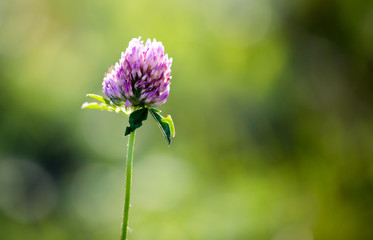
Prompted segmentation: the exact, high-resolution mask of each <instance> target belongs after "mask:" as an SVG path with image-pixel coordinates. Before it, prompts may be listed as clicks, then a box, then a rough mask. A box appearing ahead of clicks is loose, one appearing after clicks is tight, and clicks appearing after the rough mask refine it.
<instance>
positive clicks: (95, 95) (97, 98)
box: [86, 93, 112, 105]
mask: <svg viewBox="0 0 373 240" xmlns="http://www.w3.org/2000/svg"><path fill="white" fill-rule="evenodd" d="M86 96H87V97H91V98H93V99H96V100H98V101H100V102H102V103H105V104H107V105H112V104H111V103H110V101H109V100H107V99H105V98H103V97H101V96H100V95H97V94H92V93H90V94H87V95H86Z"/></svg>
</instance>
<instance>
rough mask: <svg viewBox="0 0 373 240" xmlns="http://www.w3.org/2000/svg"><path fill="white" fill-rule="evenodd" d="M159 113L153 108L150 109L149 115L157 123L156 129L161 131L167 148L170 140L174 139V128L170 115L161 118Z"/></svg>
mask: <svg viewBox="0 0 373 240" xmlns="http://www.w3.org/2000/svg"><path fill="white" fill-rule="evenodd" d="M160 112H161V111H159V110H158V109H155V108H150V113H151V114H152V116H153V117H154V119H155V121H156V122H157V125H158V127H159V128H160V129H161V132H162V133H163V136H164V137H165V139H166V141H167V144H168V146H170V145H171V140H172V138H174V137H175V126H174V123H173V121H172V118H171V116H170V115H167V117H163V116H162V115H160V114H159V113H160Z"/></svg>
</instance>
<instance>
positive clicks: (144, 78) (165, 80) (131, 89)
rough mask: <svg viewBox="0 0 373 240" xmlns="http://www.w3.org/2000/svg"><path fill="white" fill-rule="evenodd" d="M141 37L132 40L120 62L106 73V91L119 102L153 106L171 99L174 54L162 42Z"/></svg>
mask: <svg viewBox="0 0 373 240" xmlns="http://www.w3.org/2000/svg"><path fill="white" fill-rule="evenodd" d="M140 39H141V37H139V38H134V39H132V40H131V41H130V43H129V46H128V47H127V49H126V51H125V52H124V53H123V52H122V56H121V59H120V60H119V63H116V64H115V65H114V66H113V67H111V68H110V69H109V71H108V72H107V73H106V74H105V77H104V81H103V82H102V86H103V92H104V93H105V94H106V95H107V96H108V97H109V99H110V100H111V101H112V102H113V103H114V104H116V105H119V106H120V105H124V106H126V107H132V106H133V107H137V106H138V107H153V106H158V105H161V104H163V103H165V102H166V101H167V97H168V95H169V91H170V79H171V64H172V58H168V55H167V54H166V55H165V54H164V47H163V45H162V43H161V42H157V41H156V40H155V39H154V40H153V41H151V40H150V39H148V40H147V41H146V44H145V45H144V44H143V41H141V40H140Z"/></svg>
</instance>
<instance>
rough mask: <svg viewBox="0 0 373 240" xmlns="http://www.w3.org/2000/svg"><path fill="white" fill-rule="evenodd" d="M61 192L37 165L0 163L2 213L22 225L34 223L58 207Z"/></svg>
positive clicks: (8, 161) (0, 208)
mask: <svg viewBox="0 0 373 240" xmlns="http://www.w3.org/2000/svg"><path fill="white" fill-rule="evenodd" d="M56 202H57V190H56V186H55V183H54V182H53V179H52V178H51V177H50V175H49V174H48V173H47V172H46V171H45V170H44V169H42V168H41V167H40V166H38V165H37V164H36V163H33V162H30V161H25V160H19V159H10V160H4V161H0V210H1V211H3V212H4V213H5V214H6V215H7V216H9V217H10V218H13V219H14V220H16V221H20V222H34V221H37V220H40V219H42V218H44V217H45V216H47V215H48V214H49V213H50V212H51V210H52V209H53V208H54V207H55V206H56Z"/></svg>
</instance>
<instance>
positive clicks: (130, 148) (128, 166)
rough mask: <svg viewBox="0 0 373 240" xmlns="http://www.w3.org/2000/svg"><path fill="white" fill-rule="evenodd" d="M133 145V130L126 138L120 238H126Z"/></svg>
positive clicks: (124, 239)
mask: <svg viewBox="0 0 373 240" xmlns="http://www.w3.org/2000/svg"><path fill="white" fill-rule="evenodd" d="M134 145H135V131H133V132H131V134H130V137H129V138H128V145H127V147H128V148H127V159H126V195H125V199H124V213H123V224H122V236H121V240H126V239H127V230H128V215H129V209H130V195H131V185H132V166H133V163H132V162H133V161H132V160H133V149H134Z"/></svg>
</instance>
